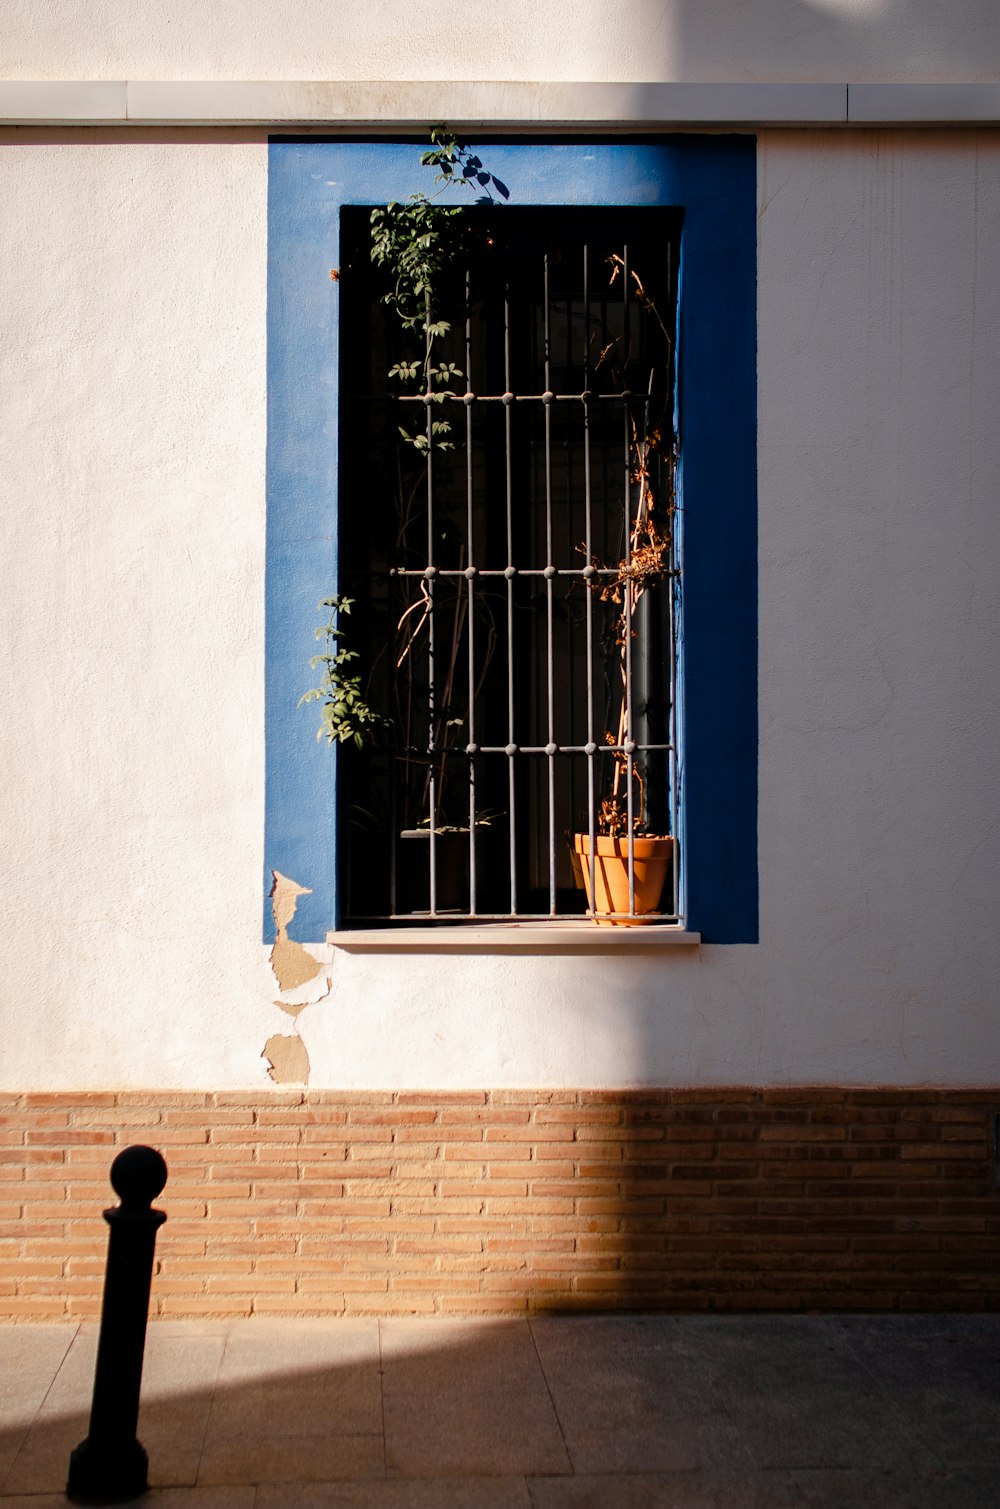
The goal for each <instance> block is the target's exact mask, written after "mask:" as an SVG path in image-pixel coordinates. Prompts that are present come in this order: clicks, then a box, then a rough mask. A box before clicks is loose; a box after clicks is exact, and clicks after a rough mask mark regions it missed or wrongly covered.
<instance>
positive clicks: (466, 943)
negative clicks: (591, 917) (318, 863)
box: [326, 921, 701, 954]
mask: <svg viewBox="0 0 1000 1509" xmlns="http://www.w3.org/2000/svg"><path fill="white" fill-rule="evenodd" d="M326 941H327V943H332V944H333V946H334V948H342V949H344V951H345V952H346V953H355V954H399V953H403V954H618V953H634V952H642V953H649V952H650V950H653V951H654V952H655V951H661V950H663V949H670V948H696V947H697V946H698V945H699V944H700V943H701V934H700V933H692V932H688V931H687V930H686V929H684V928H681V927H678V926H677V924H676V923H665V924H650V925H647V926H644V927H609V926H603V927H602V926H600V925H598V924H595V923H593V922H588V921H580V922H494V923H484V924H483V925H482V926H480V927H475V926H472V925H469V924H467V923H463V924H462V925H460V926H448V925H446V926H443V927H400V928H391V927H385V928H370V929H362V930H349V931H347V930H345V931H339V932H332V933H327V935H326Z"/></svg>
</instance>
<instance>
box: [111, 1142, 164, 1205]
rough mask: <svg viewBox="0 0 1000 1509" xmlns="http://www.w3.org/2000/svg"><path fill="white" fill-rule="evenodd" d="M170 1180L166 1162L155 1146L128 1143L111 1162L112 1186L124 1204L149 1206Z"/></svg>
mask: <svg viewBox="0 0 1000 1509" xmlns="http://www.w3.org/2000/svg"><path fill="white" fill-rule="evenodd" d="M166 1182H167V1165H166V1163H165V1162H164V1161H163V1158H162V1157H161V1156H160V1154H159V1153H158V1152H157V1151H156V1149H155V1147H141V1146H138V1145H137V1146H135V1147H127V1148H125V1149H124V1151H123V1152H121V1153H119V1154H118V1157H117V1158H116V1159H115V1161H114V1163H112V1165H111V1186H112V1188H113V1189H114V1192H115V1194H116V1195H117V1196H118V1197H119V1199H120V1200H121V1202H122V1204H123V1205H126V1206H129V1207H130V1208H132V1209H134V1208H135V1207H136V1206H143V1207H144V1206H148V1205H149V1204H150V1202H151V1201H152V1200H155V1199H156V1197H157V1195H158V1194H159V1193H160V1190H161V1189H162V1188H163V1186H164V1185H165V1184H166Z"/></svg>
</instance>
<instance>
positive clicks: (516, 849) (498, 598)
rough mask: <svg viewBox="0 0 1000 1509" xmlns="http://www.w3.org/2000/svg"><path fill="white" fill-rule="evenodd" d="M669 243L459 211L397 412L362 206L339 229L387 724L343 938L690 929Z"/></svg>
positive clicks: (660, 228)
mask: <svg viewBox="0 0 1000 1509" xmlns="http://www.w3.org/2000/svg"><path fill="white" fill-rule="evenodd" d="M680 225H681V219H680V215H679V214H678V213H677V212H675V211H672V210H669V209H629V210H613V211H609V210H600V209H595V210H580V209H558V210H552V209H545V210H539V209H521V208H516V207H508V206H492V207H490V208H479V209H469V210H466V211H464V213H463V229H462V238H461V239H462V259H461V262H460V263H457V264H456V265H455V266H454V267H453V268H452V269H450V271H449V273H448V279H447V281H448V284H449V287H450V292H451V297H450V299H449V298H448V291H447V290H445V291H444V292H443V294H442V298H443V308H442V309H441V310H440V311H439V312H440V313H441V314H443V315H446V316H447V318H448V321H449V323H450V326H451V329H450V331H449V332H448V333H447V334H446V335H444V336H442V337H441V338H439V339H438V340H437V341H436V342H435V343H434V347H433V352H432V356H431V358H430V362H429V363H428V364H427V365H429V366H430V367H431V370H432V371H433V372H435V373H437V374H438V376H437V379H435V378H434V377H431V376H428V375H427V374H425V373H423V372H421V373H420V374H418V376H417V378H416V379H414V381H412V382H411V383H410V384H409V385H408V386H407V391H405V392H404V393H402V394H400V393H399V392H398V391H397V388H398V383H397V382H394V381H393V380H392V379H391V377H389V376H387V373H388V372H390V371H397V370H398V368H397V364H398V363H399V362H400V361H405V360H406V359H408V358H409V359H412V358H413V357H414V356H415V355H419V354H420V353H421V350H422V347H421V344H420V341H419V339H418V338H415V337H414V336H413V335H412V334H411V335H410V336H409V338H408V339H407V338H406V336H405V335H404V333H403V332H401V331H400V329H399V324H398V321H396V320H394V319H393V316H392V314H391V312H389V311H387V310H386V307H385V304H384V302H383V301H382V300H381V298H380V293H381V291H382V287H383V280H382V279H381V278H380V277H379V274H378V271H377V270H375V269H373V268H372V266H371V258H370V241H371V231H370V221H369V212H368V210H367V209H364V210H358V209H355V208H353V207H346V208H345V209H344V210H343V211H342V216H341V263H340V285H341V296H342V299H343V307H344V313H343V315H342V341H341V348H340V350H341V427H340V433H341V455H340V461H341V465H340V506H339V511H338V512H339V523H340V571H339V586H340V590H341V591H342V592H344V593H346V595H348V596H349V597H350V598H351V599H352V600H353V603H354V608H353V611H352V613H351V616H350V621H349V624H348V626H347V628H346V632H347V633H348V634H349V635H350V641H351V647H352V649H356V650H358V651H359V655H360V664H361V665H362V666H364V667H365V672H366V676H367V677H368V678H369V696H370V698H371V699H373V700H374V702H375V704H376V705H377V707H378V709H379V711H380V713H381V715H382V717H383V718H384V720H385V723H384V730H383V732H382V733H381V735H380V736H378V737H376V740H375V743H374V746H373V748H371V749H368V748H366V749H365V750H363V751H362V752H358V751H356V750H354V749H353V748H352V747H350V746H347V747H346V748H345V750H344V755H343V756H342V758H343V760H344V767H345V768H344V769H343V772H342V779H341V781H340V782H339V799H340V832H341V834H342V836H343V838H342V843H341V852H340V858H341V880H342V884H341V890H342V894H343V895H344V897H345V906H344V914H345V921H346V924H347V925H348V926H350V925H352V923H362V924H363V923H365V922H371V921H378V920H388V919H390V918H399V919H406V920H409V921H414V920H416V919H419V918H424V919H428V920H434V919H442V920H446V921H457V920H460V919H461V918H463V917H466V918H477V919H480V920H484V919H485V920H497V921H499V920H503V919H509V918H514V917H516V918H521V919H524V918H532V919H541V918H555V917H559V918H564V917H575V916H580V915H582V914H583V913H584V912H585V911H586V909H587V902H586V896H589V895H590V894H592V893H594V894H596V896H597V902H596V905H597V908H598V911H599V912H600V913H601V915H602V916H605V915H610V914H611V913H613V914H614V915H616V916H619V918H620V920H622V921H624V920H639V919H641V920H643V921H652V920H654V919H655V920H660V921H676V918H677V913H676V910H675V906H674V900H675V897H676V894H677V885H676V872H677V871H678V870H679V849H678V846H677V844H676V843H675V842H674V840H675V837H676V831H677V807H678V801H677V795H678V793H677V760H676V743H675V736H674V734H675V720H674V717H673V711H674V705H675V697H674V692H675V686H676V676H675V673H674V638H675V637H674V633H673V623H674V610H675V604H676V601H677V598H676V594H675V586H676V583H677V581H678V579H679V568H678V561H677V554H676V551H675V549H674V531H673V523H674V506H673V503H674V499H673V485H674V468H675V458H676V453H677V448H676V443H675V436H674V410H675V392H674V357H675V335H674V332H675V328H676V283H677V266H678V250H679V245H680ZM435 395H436V396H435ZM428 397H431V398H432V399H434V401H433V402H430V403H428V402H427V399H428ZM431 426H433V428H430V427H431ZM626 620H627V626H626ZM629 834H632V835H633V837H632V839H631V841H630V839H629ZM650 834H652V835H657V838H656V841H655V844H654V841H653V839H651V838H650V837H649V836H648V835H650ZM606 839H612V840H614V842H605V840H606ZM605 850H617V851H618V852H617V853H613V852H612V853H605V852H604V851H605ZM647 851H650V854H651V855H652V857H651V858H650V857H647ZM615 876H620V881H621V893H620V894H619V895H618V896H617V899H615V897H613V896H609V895H607V894H605V892H606V891H607V887H608V884H609V883H610V882H611V881H612V880H613V879H614V877H615ZM630 880H631V884H630V883H629V882H630ZM651 884H652V889H651ZM661 887H662V889H660V888H661ZM653 891H656V892H657V894H653ZM647 893H648V894H647Z"/></svg>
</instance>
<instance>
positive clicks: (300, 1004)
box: [274, 1001, 310, 1016]
mask: <svg viewBox="0 0 1000 1509" xmlns="http://www.w3.org/2000/svg"><path fill="white" fill-rule="evenodd" d="M274 1004H275V1006H278V1007H280V1009H281V1010H282V1011H287V1012H288V1015H289V1016H298V1014H299V1012H300V1011H302V1010H304V1009H305V1007H306V1006H308V1005H309V1004H310V1003H309V1002H308V1001H275V1003H274Z"/></svg>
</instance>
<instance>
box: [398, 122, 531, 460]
mask: <svg viewBox="0 0 1000 1509" xmlns="http://www.w3.org/2000/svg"><path fill="white" fill-rule="evenodd" d="M420 161H421V164H422V166H423V167H425V168H435V169H436V170H437V171H436V172H435V175H434V182H435V183H436V184H437V185H438V188H437V191H436V193H435V194H433V195H428V194H422V193H419V194H411V195H410V197H409V199H407V200H405V201H404V202H402V203H396V202H393V203H391V204H387V205H386V206H385V208H384V209H375V210H372V214H371V226H372V243H371V260H372V263H373V264H374V266H376V267H381V268H384V269H385V270H386V271H387V272H388V273H389V277H390V280H391V281H390V287H389V288H388V290H387V291H386V292H385V293H384V294H383V295H382V302H383V304H386V305H388V307H389V308H390V309H391V310H392V312H393V314H394V315H395V316H396V319H397V321H398V323H399V327H400V330H401V331H402V332H403V333H404V334H409V335H413V336H415V337H417V339H418V341H419V342H421V344H422V346H423V350H422V353H421V354H418V355H417V356H414V357H411V358H409V359H407V360H403V361H399V362H396V363H394V364H393V366H392V367H390V368H389V373H388V375H389V377H390V379H392V380H393V381H395V382H396V383H397V384H398V387H399V389H400V390H401V391H405V390H406V389H409V390H410V391H411V392H413V393H422V394H424V395H425V396H429V397H430V398H431V399H432V401H433V402H434V403H443V402H444V399H445V396H446V394H447V393H448V392H449V390H450V389H451V387H452V384H453V383H456V382H459V381H461V379H462V378H463V377H464V376H465V373H464V372H463V371H462V369H461V368H460V367H459V366H458V364H457V363H456V362H449V361H444V360H440V359H438V358H437V357H436V351H437V349H438V343H439V342H440V341H442V340H444V338H445V337H446V336H447V335H448V334H449V332H450V331H451V321H450V320H448V319H446V318H445V317H444V314H443V312H442V304H443V303H444V302H445V301H446V298H447V294H448V292H449V291H450V282H449V279H450V275H451V274H452V273H453V269H454V267H455V264H456V261H457V259H458V254H459V251H460V248H461V245H462V234H461V224H462V216H463V208H462V206H461V205H456V204H446V203H444V202H443V201H442V199H441V195H442V194H444V193H446V192H448V191H450V190H453V189H471V190H472V191H473V192H476V191H477V190H478V194H477V199H478V202H480V203H482V202H483V201H487V202H489V203H494V202H495V196H496V197H499V198H500V199H508V198H509V197H510V190H509V189H508V188H507V185H506V184H505V183H502V182H501V180H500V179H499V178H497V176H496V174H494V173H490V172H488V171H487V169H486V168H484V166H483V163H482V160H481V158H479V157H478V156H477V155H476V153H475V152H473V150H472V149H471V147H467V146H465V145H464V144H463V143H462V142H460V141H459V140H458V139H457V138H456V137H455V136H454V135H453V134H452V133H451V132H450V131H449V129H448V127H447V126H435V127H434V129H433V131H432V132H431V146H430V148H429V150H428V151H426V152H424V153H422V154H421V158H420ZM399 433H400V435H401V436H402V438H403V440H404V441H406V443H407V444H408V445H412V446H413V448H414V449H415V450H416V451H420V452H424V453H426V452H427V451H429V450H430V449H432V448H433V449H435V450H451V449H452V448H453V442H452V441H451V439H450V438H449V436H450V434H451V424H450V423H449V421H448V420H447V419H432V420H431V422H430V424H429V425H428V426H427V427H426V428H425V429H424V430H410V429H407V427H406V426H405V425H400V426H399Z"/></svg>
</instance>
